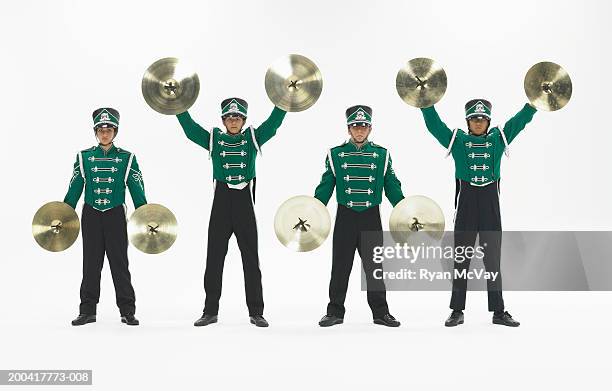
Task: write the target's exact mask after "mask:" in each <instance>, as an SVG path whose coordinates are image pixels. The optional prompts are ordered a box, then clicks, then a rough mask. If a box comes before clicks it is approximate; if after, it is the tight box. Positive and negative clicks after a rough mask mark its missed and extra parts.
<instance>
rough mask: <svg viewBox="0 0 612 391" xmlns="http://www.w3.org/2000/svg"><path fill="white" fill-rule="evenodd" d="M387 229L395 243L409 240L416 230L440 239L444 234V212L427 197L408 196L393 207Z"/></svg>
mask: <svg viewBox="0 0 612 391" xmlns="http://www.w3.org/2000/svg"><path fill="white" fill-rule="evenodd" d="M389 230H390V231H391V236H392V237H393V240H395V242H397V243H406V242H410V237H411V236H413V235H414V234H415V233H416V232H424V233H426V234H427V236H429V237H431V238H432V239H435V240H440V239H441V238H442V236H443V235H444V213H443V212H442V209H440V206H438V204H437V203H436V202H435V201H434V200H432V199H431V198H429V197H425V196H422V195H413V196H409V197H406V198H404V199H403V200H401V201H400V202H399V203H398V204H397V205H395V208H393V211H392V212H391V217H390V219H389ZM419 237H422V236H419Z"/></svg>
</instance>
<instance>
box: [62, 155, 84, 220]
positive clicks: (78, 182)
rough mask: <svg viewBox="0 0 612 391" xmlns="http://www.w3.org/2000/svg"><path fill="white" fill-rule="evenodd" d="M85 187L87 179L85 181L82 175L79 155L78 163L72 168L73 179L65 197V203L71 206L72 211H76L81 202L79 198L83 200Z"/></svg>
mask: <svg viewBox="0 0 612 391" xmlns="http://www.w3.org/2000/svg"><path fill="white" fill-rule="evenodd" d="M84 185H85V179H83V175H82V173H81V163H80V161H79V155H77V157H76V162H75V163H74V165H73V167H72V178H71V179H70V184H69V185H68V192H67V193H66V196H65V197H64V202H65V203H67V204H68V205H70V206H71V207H72V209H76V204H77V202H79V198H81V193H83V187H84Z"/></svg>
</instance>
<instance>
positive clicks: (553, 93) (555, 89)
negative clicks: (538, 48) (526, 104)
mask: <svg viewBox="0 0 612 391" xmlns="http://www.w3.org/2000/svg"><path fill="white" fill-rule="evenodd" d="M524 87H525V94H527V99H529V101H530V102H531V104H532V105H534V106H535V107H537V108H538V109H540V110H545V111H556V110H559V109H561V108H563V106H565V105H566V104H567V103H568V102H569V100H570V98H571V97H572V80H571V79H570V76H569V74H568V73H567V72H566V71H565V69H563V68H562V67H561V66H560V65H557V64H555V63H554V62H547V61H544V62H539V63H537V64H535V65H534V66H532V67H531V68H530V69H529V71H527V74H526V75H525V82H524Z"/></svg>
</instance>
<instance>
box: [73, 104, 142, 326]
mask: <svg viewBox="0 0 612 391" xmlns="http://www.w3.org/2000/svg"><path fill="white" fill-rule="evenodd" d="M93 117H94V130H96V129H98V128H99V127H112V128H114V129H115V132H117V131H118V130H117V129H118V127H119V113H118V112H117V111H116V110H115V109H112V108H102V109H98V110H96V111H94V113H93ZM126 187H127V188H128V189H129V190H130V194H131V196H132V201H133V202H134V207H135V208H139V207H140V206H142V205H145V204H146V203H147V200H146V198H145V191H144V182H143V180H142V173H141V172H140V169H139V167H138V163H137V161H136V156H135V155H134V154H133V153H131V152H128V151H126V150H125V149H122V148H118V147H116V146H115V145H111V147H110V148H109V149H108V150H104V149H103V148H102V147H101V146H100V145H98V146H95V147H92V148H88V149H85V150H82V151H80V152H79V153H78V154H77V158H76V162H75V163H74V166H73V173H72V179H71V180H70V185H69V187H68V192H67V194H66V197H65V198H64V202H65V203H67V204H68V205H70V206H71V207H72V208H76V204H77V202H78V201H79V198H80V197H81V193H83V190H85V196H84V201H85V203H84V205H83V214H82V232H83V280H82V283H81V293H80V296H81V305H80V307H79V313H80V315H79V317H78V318H77V319H75V320H74V321H73V325H81V324H85V323H90V322H95V319H96V317H95V315H96V305H97V304H98V301H99V299H100V274H101V272H102V265H103V264H104V254H105V253H106V256H107V257H108V262H109V265H110V268H111V274H112V276H113V283H114V285H115V294H116V299H117V306H118V307H119V311H120V313H121V317H122V318H121V320H122V322H124V323H128V324H130V325H136V324H138V320H136V318H134V313H135V311H136V307H135V300H136V299H135V295H134V288H133V287H132V283H131V277H130V271H129V269H128V256H127V247H128V239H127V227H126V215H125V211H126V210H125V204H124V203H125V193H126V191H125V190H126Z"/></svg>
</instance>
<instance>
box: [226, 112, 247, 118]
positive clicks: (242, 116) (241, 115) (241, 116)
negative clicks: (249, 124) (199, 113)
mask: <svg viewBox="0 0 612 391" xmlns="http://www.w3.org/2000/svg"><path fill="white" fill-rule="evenodd" d="M230 115H231V116H236V117H240V118H242V119H247V116H246V115H244V114H242V113H225V114H223V115H222V116H221V119H226V118H227V117H229V116H230Z"/></svg>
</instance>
